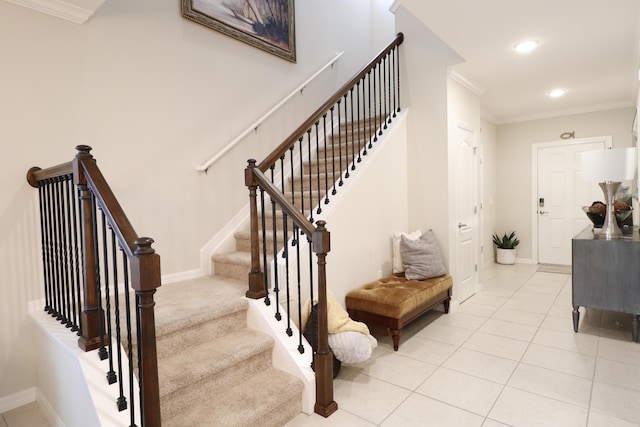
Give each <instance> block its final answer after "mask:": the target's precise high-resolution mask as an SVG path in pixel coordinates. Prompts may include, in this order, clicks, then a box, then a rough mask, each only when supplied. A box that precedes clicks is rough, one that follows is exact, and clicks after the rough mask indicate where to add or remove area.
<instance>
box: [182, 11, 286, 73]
mask: <svg viewBox="0 0 640 427" xmlns="http://www.w3.org/2000/svg"><path fill="white" fill-rule="evenodd" d="M293 3H294V0H181V10H182V16H184V17H185V18H187V19H190V20H192V21H194V22H197V23H198V24H201V25H204V26H205V27H209V28H212V29H214V30H216V31H219V32H221V33H224V34H226V35H228V36H230V37H233V38H235V39H237V40H240V41H242V42H244V43H247V44H249V45H252V46H254V47H257V48H258V49H262V50H264V51H266V52H269V53H271V54H273V55H276V56H279V57H280V58H283V59H286V60H287V61H291V62H296V43H295V39H296V38H295V13H294V5H293Z"/></svg>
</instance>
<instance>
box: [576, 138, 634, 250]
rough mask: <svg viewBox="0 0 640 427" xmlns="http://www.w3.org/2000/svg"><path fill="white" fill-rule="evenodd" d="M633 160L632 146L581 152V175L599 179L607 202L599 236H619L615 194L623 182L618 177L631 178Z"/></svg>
mask: <svg viewBox="0 0 640 427" xmlns="http://www.w3.org/2000/svg"><path fill="white" fill-rule="evenodd" d="M636 160H637V154H636V149H635V148H615V149H610V150H598V151H585V152H583V153H582V179H583V180H585V181H595V182H598V183H599V185H600V188H602V191H603V193H604V198H605V203H606V204H607V210H606V214H605V217H604V224H603V225H602V228H601V229H600V231H599V232H598V233H597V235H596V236H597V237H599V238H604V239H607V240H610V239H619V238H620V237H621V236H622V232H621V231H620V228H619V227H618V222H617V221H616V215H615V210H614V201H615V195H616V192H617V191H618V188H620V185H621V184H622V183H621V182H620V181H625V180H629V179H633V178H634V174H635V170H636Z"/></svg>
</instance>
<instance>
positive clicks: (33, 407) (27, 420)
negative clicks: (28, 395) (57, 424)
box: [0, 402, 51, 427]
mask: <svg viewBox="0 0 640 427" xmlns="http://www.w3.org/2000/svg"><path fill="white" fill-rule="evenodd" d="M50 426H51V424H49V422H48V421H47V419H46V418H45V416H44V415H43V414H42V411H41V410H40V406H38V404H37V403H36V402H33V403H29V404H28V405H24V406H21V407H19V408H16V409H12V410H11V411H7V412H5V413H4V414H0V427H50Z"/></svg>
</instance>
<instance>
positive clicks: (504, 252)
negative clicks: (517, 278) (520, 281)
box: [496, 248, 516, 264]
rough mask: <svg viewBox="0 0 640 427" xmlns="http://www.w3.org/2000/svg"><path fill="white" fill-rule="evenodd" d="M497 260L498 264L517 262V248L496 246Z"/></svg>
mask: <svg viewBox="0 0 640 427" xmlns="http://www.w3.org/2000/svg"><path fill="white" fill-rule="evenodd" d="M496 262H497V263H498V264H515V263H516V250H515V249H500V248H496Z"/></svg>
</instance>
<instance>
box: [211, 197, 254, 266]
mask: <svg viewBox="0 0 640 427" xmlns="http://www.w3.org/2000/svg"><path fill="white" fill-rule="evenodd" d="M248 222H249V204H248V203H247V204H246V205H245V206H244V207H243V208H242V209H240V211H239V212H238V213H237V214H236V215H235V216H234V217H233V218H231V221H229V222H228V223H227V224H226V225H225V226H224V227H223V228H222V229H221V230H220V231H219V232H218V233H216V235H215V236H213V238H212V239H211V240H209V241H208V242H207V243H206V244H205V245H204V246H203V247H202V248H201V249H200V271H201V272H202V274H201V275H203V274H204V275H209V274H213V273H214V271H213V269H212V266H211V264H212V263H211V257H212V256H213V254H214V253H217V252H232V251H234V250H235V238H234V233H235V232H236V230H239V229H240V228H241V227H242V226H243V225H244V224H245V223H247V224H248Z"/></svg>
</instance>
